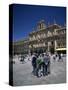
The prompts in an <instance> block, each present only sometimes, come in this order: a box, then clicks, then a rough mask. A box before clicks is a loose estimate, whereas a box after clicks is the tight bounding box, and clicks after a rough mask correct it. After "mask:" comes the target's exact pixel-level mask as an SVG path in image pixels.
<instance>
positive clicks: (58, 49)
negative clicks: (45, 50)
mask: <svg viewBox="0 0 68 90" xmlns="http://www.w3.org/2000/svg"><path fill="white" fill-rule="evenodd" d="M64 50H66V48H57V49H56V51H64Z"/></svg>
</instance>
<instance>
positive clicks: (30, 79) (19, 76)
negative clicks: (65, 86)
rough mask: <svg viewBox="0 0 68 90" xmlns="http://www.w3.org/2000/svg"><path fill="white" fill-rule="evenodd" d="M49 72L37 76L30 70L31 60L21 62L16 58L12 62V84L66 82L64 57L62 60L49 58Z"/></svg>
mask: <svg viewBox="0 0 68 90" xmlns="http://www.w3.org/2000/svg"><path fill="white" fill-rule="evenodd" d="M50 69H51V74H49V75H48V76H45V77H44V76H42V77H40V78H37V77H36V76H34V75H33V74H32V73H31V72H32V65H31V61H28V62H26V63H24V64H21V63H20V62H19V61H18V59H17V61H16V63H15V64H13V81H14V86H21V85H22V86H25V85H42V84H59V83H66V58H64V60H63V62H58V61H55V62H54V61H53V60H51V68H50Z"/></svg>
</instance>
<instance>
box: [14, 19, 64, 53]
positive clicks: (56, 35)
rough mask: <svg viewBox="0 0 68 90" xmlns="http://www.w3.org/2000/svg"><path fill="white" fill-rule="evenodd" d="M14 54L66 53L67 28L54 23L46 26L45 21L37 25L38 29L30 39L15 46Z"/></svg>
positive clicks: (30, 34)
mask: <svg viewBox="0 0 68 90" xmlns="http://www.w3.org/2000/svg"><path fill="white" fill-rule="evenodd" d="M13 47H14V53H16V54H23V53H29V52H45V51H50V52H52V53H54V51H66V26H60V25H58V24H56V23H55V22H54V24H52V25H48V26H46V24H45V21H44V20H41V21H40V22H38V23H37V27H36V28H35V29H34V30H33V31H32V32H30V33H29V37H28V39H24V40H20V41H16V42H14V44H13Z"/></svg>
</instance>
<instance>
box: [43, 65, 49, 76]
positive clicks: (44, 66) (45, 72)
mask: <svg viewBox="0 0 68 90" xmlns="http://www.w3.org/2000/svg"><path fill="white" fill-rule="evenodd" d="M47 74H48V65H46V64H44V65H43V75H44V76H45V75H47Z"/></svg>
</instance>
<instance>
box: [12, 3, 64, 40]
mask: <svg viewBox="0 0 68 90" xmlns="http://www.w3.org/2000/svg"><path fill="white" fill-rule="evenodd" d="M40 20H45V24H46V25H48V23H49V24H53V23H54V20H55V21H56V23H57V24H59V25H61V26H64V24H65V23H66V8H65V7H53V6H37V5H33V6H32V5H23V4H14V5H13V40H14V41H17V40H21V39H24V38H27V37H28V35H29V33H30V32H32V31H33V28H35V27H36V25H37V23H38V22H39V21H40Z"/></svg>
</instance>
